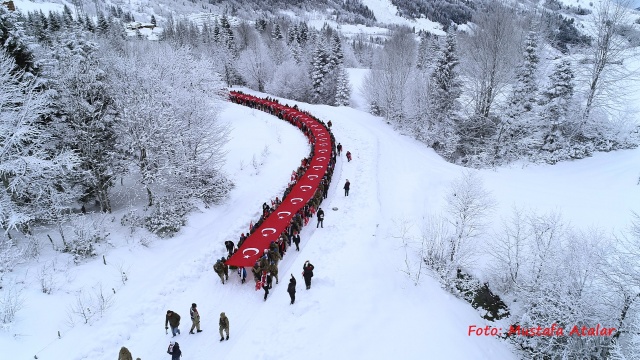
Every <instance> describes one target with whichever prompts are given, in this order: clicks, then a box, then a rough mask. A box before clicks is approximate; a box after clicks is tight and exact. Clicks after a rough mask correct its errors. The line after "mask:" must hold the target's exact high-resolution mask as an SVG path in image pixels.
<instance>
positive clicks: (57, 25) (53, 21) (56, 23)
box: [49, 11, 62, 31]
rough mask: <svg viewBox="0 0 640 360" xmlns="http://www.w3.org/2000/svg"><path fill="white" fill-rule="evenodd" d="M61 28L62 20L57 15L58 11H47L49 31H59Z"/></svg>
mask: <svg viewBox="0 0 640 360" xmlns="http://www.w3.org/2000/svg"><path fill="white" fill-rule="evenodd" d="M61 28H62V21H61V19H60V18H59V17H58V13H57V12H52V11H49V29H51V31H59V30H60V29H61Z"/></svg>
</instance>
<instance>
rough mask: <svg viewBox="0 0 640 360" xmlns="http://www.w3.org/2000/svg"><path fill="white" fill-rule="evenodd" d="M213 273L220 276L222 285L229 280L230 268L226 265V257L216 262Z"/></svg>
mask: <svg viewBox="0 0 640 360" xmlns="http://www.w3.org/2000/svg"><path fill="white" fill-rule="evenodd" d="M213 271H215V272H216V274H218V276H220V280H222V284H224V281H225V280H229V267H228V266H227V264H225V263H224V257H223V258H221V259H220V260H218V261H216V263H215V264H214V265H213Z"/></svg>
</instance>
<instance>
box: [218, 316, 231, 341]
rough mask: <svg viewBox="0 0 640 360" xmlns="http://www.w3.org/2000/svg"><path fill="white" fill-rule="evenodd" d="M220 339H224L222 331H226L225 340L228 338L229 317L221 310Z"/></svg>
mask: <svg viewBox="0 0 640 360" xmlns="http://www.w3.org/2000/svg"><path fill="white" fill-rule="evenodd" d="M219 324H220V341H222V340H224V336H223V333H222V331H223V330H224V331H226V332H227V340H229V318H227V315H225V314H224V313H223V312H222V313H220V322H219Z"/></svg>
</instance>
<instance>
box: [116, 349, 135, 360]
mask: <svg viewBox="0 0 640 360" xmlns="http://www.w3.org/2000/svg"><path fill="white" fill-rule="evenodd" d="M118 360H133V356H132V355H131V351H129V349H127V348H126V347H124V346H123V347H121V348H120V352H119V353H118Z"/></svg>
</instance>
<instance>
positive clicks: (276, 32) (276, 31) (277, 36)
mask: <svg viewBox="0 0 640 360" xmlns="http://www.w3.org/2000/svg"><path fill="white" fill-rule="evenodd" d="M271 38H272V39H273V40H282V39H283V36H282V31H281V30H280V24H276V25H275V26H274V27H273V31H272V32H271Z"/></svg>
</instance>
